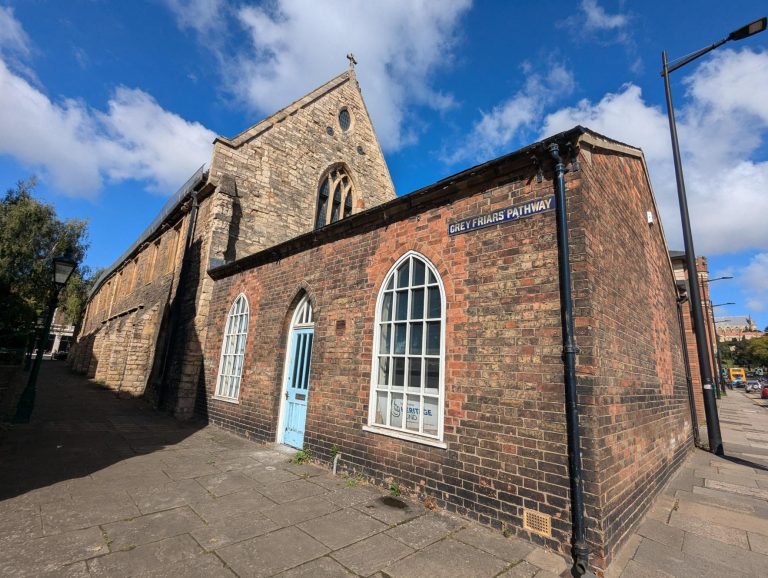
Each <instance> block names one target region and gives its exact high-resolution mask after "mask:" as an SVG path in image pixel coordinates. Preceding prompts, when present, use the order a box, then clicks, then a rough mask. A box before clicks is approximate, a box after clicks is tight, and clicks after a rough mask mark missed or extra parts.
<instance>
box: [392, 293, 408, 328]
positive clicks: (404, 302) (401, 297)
mask: <svg viewBox="0 0 768 578" xmlns="http://www.w3.org/2000/svg"><path fill="white" fill-rule="evenodd" d="M396 295H397V307H396V309H395V319H396V320H397V321H405V320H406V319H407V318H408V290H405V291H398V292H397V293H396Z"/></svg>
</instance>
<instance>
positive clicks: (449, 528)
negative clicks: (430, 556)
mask: <svg viewBox="0 0 768 578" xmlns="http://www.w3.org/2000/svg"><path fill="white" fill-rule="evenodd" d="M465 524H467V522H465V521H463V520H460V519H459V518H456V517H453V516H445V515H441V514H436V513H427V514H425V515H423V516H420V517H418V518H415V519H413V520H410V521H408V522H405V523H404V524H400V525H399V526H395V527H394V528H392V529H391V530H387V531H386V532H385V533H386V534H387V535H388V536H391V537H392V538H395V539H397V540H400V541H401V542H402V543H403V544H408V545H409V546H411V547H413V548H416V549H421V548H426V547H427V546H429V545H430V544H432V543H434V542H437V541H438V540H442V539H443V538H445V537H446V536H447V535H449V534H451V533H453V532H456V531H457V530H460V529H461V528H462V527H463V526H464V525H465Z"/></svg>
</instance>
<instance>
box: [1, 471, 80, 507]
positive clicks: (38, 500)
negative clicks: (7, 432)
mask: <svg viewBox="0 0 768 578" xmlns="http://www.w3.org/2000/svg"><path fill="white" fill-rule="evenodd" d="M3 469H4V470H5V471H18V469H19V468H17V467H14V466H13V465H11V464H8V463H4V464H3ZM0 483H1V482H0ZM71 497H72V496H71V494H70V493H69V484H68V482H67V481H63V482H58V483H54V484H49V485H48V486H45V487H40V488H35V489H34V490H29V491H26V492H24V493H20V494H18V495H15V496H13V497H12V498H9V499H6V500H3V501H2V502H0V515H3V514H4V513H5V512H8V511H11V510H18V509H20V508H28V507H30V506H42V505H43V504H48V503H51V502H59V501H61V500H66V499H68V498H71Z"/></svg>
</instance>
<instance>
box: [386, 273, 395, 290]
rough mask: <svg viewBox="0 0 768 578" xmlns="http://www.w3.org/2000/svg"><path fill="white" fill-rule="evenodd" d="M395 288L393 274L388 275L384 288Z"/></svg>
mask: <svg viewBox="0 0 768 578" xmlns="http://www.w3.org/2000/svg"><path fill="white" fill-rule="evenodd" d="M394 288H395V276H394V275H390V276H389V280H388V281H387V286H386V287H385V289H394Z"/></svg>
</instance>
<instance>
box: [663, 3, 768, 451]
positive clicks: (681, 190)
mask: <svg viewBox="0 0 768 578" xmlns="http://www.w3.org/2000/svg"><path fill="white" fill-rule="evenodd" d="M766 24H768V19H766V18H765V17H763V18H761V19H760V20H755V21H754V22H752V23H750V24H747V25H746V26H743V27H742V28H739V29H738V30H735V31H733V32H731V33H730V34H729V35H728V36H727V37H726V38H724V39H722V40H719V41H717V42H715V43H714V44H711V45H710V46H707V47H705V48H702V49H701V50H698V51H696V52H694V53H693V54H691V55H689V56H686V57H684V58H681V59H680V60H678V61H676V62H673V63H672V64H671V65H670V64H669V63H668V62H667V51H666V50H665V51H663V52H662V53H661V62H662V71H661V76H663V77H664V89H665V92H666V98H667V114H668V115H669V133H670V137H671V139H672V157H673V160H674V162H675V178H676V180H677V196H678V200H679V202H680V218H681V220H682V228H683V241H684V243H685V264H686V269H687V270H688V279H689V280H690V281H691V282H689V283H688V285H689V286H690V290H691V294H690V299H691V309H692V313H693V330H694V333H695V334H696V351H697V352H698V357H699V371H700V372H701V386H702V389H703V392H704V413H705V415H706V419H707V437H708V439H709V451H711V452H712V453H714V454H717V455H723V439H722V437H721V435H720V420H719V419H718V416H717V402H716V401H715V394H714V392H713V391H712V371H711V368H710V364H709V363H708V361H707V360H708V359H709V356H708V355H707V350H708V347H707V345H706V341H705V339H706V337H705V329H704V316H703V314H702V308H701V295H700V294H699V284H698V283H694V282H692V281H693V280H694V279H697V278H698V275H697V271H696V252H695V250H694V248H693V236H692V234H691V222H690V218H689V216H688V200H687V199H686V196H685V181H684V180H683V165H682V161H681V159H680V146H679V143H678V140H677V125H676V124H675V111H674V108H673V106H672V89H671V88H670V85H669V73H670V72H674V71H675V70H677V69H678V68H680V67H682V66H685V65H686V64H688V63H689V62H692V61H693V60H696V59H697V58H699V57H700V56H703V55H704V54H706V53H707V52H709V51H711V50H714V49H715V48H717V47H718V46H722V45H723V44H725V43H726V42H728V41H730V40H741V39H743V38H747V37H749V36H752V35H753V34H757V33H758V32H762V31H763V30H765V28H766Z"/></svg>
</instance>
